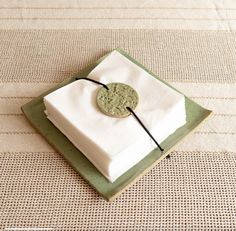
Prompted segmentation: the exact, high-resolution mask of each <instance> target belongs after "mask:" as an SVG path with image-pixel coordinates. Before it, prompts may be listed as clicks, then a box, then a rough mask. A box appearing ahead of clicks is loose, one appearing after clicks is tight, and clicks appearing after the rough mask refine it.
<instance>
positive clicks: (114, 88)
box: [97, 83, 138, 117]
mask: <svg viewBox="0 0 236 231" xmlns="http://www.w3.org/2000/svg"><path fill="white" fill-rule="evenodd" d="M107 87H108V90H107V89H106V88H105V87H101V88H100V89H99V91H98V94H97V105H98V107H99V109H100V110H101V111H102V112H103V113H104V114H106V115H108V116H113V117H126V116H128V115H130V111H129V110H127V107H130V108H131V109H133V110H134V109H135V108H136V106H137V104H138V94H137V92H136V91H135V90H134V89H133V88H132V87H130V86H129V85H127V84H124V83H109V84H107Z"/></svg>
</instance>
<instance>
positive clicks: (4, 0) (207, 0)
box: [0, 0, 236, 8]
mask: <svg viewBox="0 0 236 231" xmlns="http://www.w3.org/2000/svg"><path fill="white" fill-rule="evenodd" d="M0 5H1V6H5V7H6V6H12V7H13V6H14V7H17V6H18V7H19V6H23V7H26V6H27V7H104V6H106V7H144V6H152V7H154V6H155V7H185V8H189V7H198V8H199V7H201V8H202V7H204V8H206V7H208V8H215V7H216V6H217V7H235V8H236V4H235V2H234V1H233V0H231V1H229V0H228V1H224V2H222V1H218V2H216V5H215V4H214V3H213V2H212V1H211V0H198V1H195V0H185V1H178V0H168V1H163V0H155V1H144V0H119V1H114V0H101V1H87V0H80V1H77V0H67V1H64V0H57V1H55V0H52V1H48V0H40V1H31V0H24V1H23V2H22V1H18V0H11V1H10V2H9V1H8V0H1V2H0Z"/></svg>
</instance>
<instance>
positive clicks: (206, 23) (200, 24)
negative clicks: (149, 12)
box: [0, 18, 236, 31]
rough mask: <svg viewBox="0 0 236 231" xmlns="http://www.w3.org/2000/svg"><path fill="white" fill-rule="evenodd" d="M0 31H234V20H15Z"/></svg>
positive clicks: (0, 25)
mask: <svg viewBox="0 0 236 231" xmlns="http://www.w3.org/2000/svg"><path fill="white" fill-rule="evenodd" d="M0 29H5V30H7V29H15V30H33V29H36V30H43V29H45V30H58V29H67V30H76V29H160V30H161V29H162V30H163V29H166V30H224V31H231V30H236V23H235V20H212V19H204V20H197V19H195V20H187V19H180V20H176V19H142V20H140V19H139V20H137V19H131V20H126V19H112V20H111V19H107V20H102V19H93V20H88V19H85V20H82V19H72V20H70V19H63V20H61V19H60V20H56V19H54V20H43V19H37V18H36V19H22V20H19V19H15V20H7V19H5V20H1V24H0Z"/></svg>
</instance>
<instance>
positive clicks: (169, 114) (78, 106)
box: [44, 51, 186, 182]
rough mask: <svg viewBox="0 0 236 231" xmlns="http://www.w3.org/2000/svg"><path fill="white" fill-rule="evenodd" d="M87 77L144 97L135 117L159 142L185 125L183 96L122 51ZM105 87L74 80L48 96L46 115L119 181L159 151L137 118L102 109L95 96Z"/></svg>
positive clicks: (107, 176) (79, 147)
mask: <svg viewBox="0 0 236 231" xmlns="http://www.w3.org/2000/svg"><path fill="white" fill-rule="evenodd" d="M85 77H87V78H90V79H93V80H96V81H99V82H102V83H104V84H109V83H113V82H119V83H124V84H127V85H129V86H131V87H132V88H133V89H135V91H136V92H137V93H138V97H139V102H138V105H137V107H136V108H135V113H136V114H137V115H138V117H139V118H140V120H141V121H142V122H143V124H144V125H145V127H146V128H147V129H148V130H149V131H150V132H151V134H152V135H153V136H154V137H155V139H156V140H157V141H158V142H159V143H161V142H162V141H164V140H165V139H166V138H167V137H168V136H169V135H171V134H172V133H174V132H175V131H176V129H178V128H179V127H181V126H183V125H184V124H185V123H186V113H185V97H184V95H182V94H181V93H178V92H177V91H175V90H173V89H172V88H170V87H168V86H167V85H166V84H164V83H162V82H161V81H159V80H157V79H156V78H154V77H153V76H152V75H151V74H149V73H148V72H147V71H145V70H144V69H142V68H141V67H139V66H138V65H136V64H135V63H133V62H132V61H130V60H129V59H127V58H126V57H125V56H124V55H122V54H121V53H119V52H117V51H113V52H111V53H110V54H109V55H108V56H107V57H106V58H105V59H104V60H103V61H102V62H101V63H99V64H98V65H97V66H96V67H95V68H94V69H93V70H92V71H91V72H90V73H89V75H88V76H85ZM100 88H101V86H100V85H97V84H94V83H91V82H88V81H85V80H79V81H74V82H73V83H70V84H68V85H66V86H64V87H61V88H60V89H58V90H55V91H54V92H52V93H50V94H48V95H46V96H45V97H44V104H45V107H46V110H45V113H46V115H47V118H48V119H49V120H50V121H51V122H52V123H53V124H54V125H55V126H56V127H57V128H58V129H59V130H60V131H61V132H62V133H63V134H64V135H65V136H66V137H67V138H68V139H69V140H70V141H71V142H72V143H73V144H74V146H75V147H76V148H78V149H79V150H80V151H81V152H82V153H83V154H84V155H85V156H86V157H87V158H88V159H89V160H90V161H91V162H92V163H93V165H94V166H95V167H96V168H97V169H98V170H99V171H100V172H101V173H102V174H103V175H104V176H105V177H106V178H107V179H108V180H109V181H110V182H114V181H115V180H116V179H117V178H119V177H120V176H121V175H122V174H124V173H125V172H126V171H127V170H129V169H130V168H131V167H133V166H134V165H135V164H137V163H138V162H139V161H140V160H142V159H143V158H144V157H145V156H147V155H148V154H149V153H150V152H151V151H152V150H153V149H155V148H157V147H156V144H155V143H154V142H153V140H152V139H151V138H150V137H149V136H148V135H147V133H146V132H145V131H144V129H143V128H142V127H141V126H140V124H139V123H138V122H137V120H136V119H135V118H134V117H133V116H132V115H130V116H128V117H124V118H115V117H110V116H108V115H105V114H104V113H102V112H101V111H100V110H99V108H98V106H97V104H96V98H97V93H98V91H99V89H100ZM163 148H165V147H163Z"/></svg>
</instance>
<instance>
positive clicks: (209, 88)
mask: <svg viewBox="0 0 236 231" xmlns="http://www.w3.org/2000/svg"><path fill="white" fill-rule="evenodd" d="M170 84H171V85H173V86H174V87H175V88H176V89H178V90H179V91H181V92H183V93H184V94H185V95H187V96H189V97H196V96H197V97H199V96H200V97H236V83H234V84H227V83H226V84H219V83H181V82H171V83H170Z"/></svg>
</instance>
